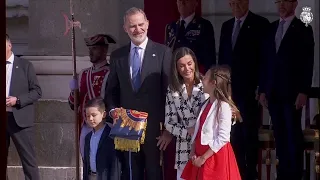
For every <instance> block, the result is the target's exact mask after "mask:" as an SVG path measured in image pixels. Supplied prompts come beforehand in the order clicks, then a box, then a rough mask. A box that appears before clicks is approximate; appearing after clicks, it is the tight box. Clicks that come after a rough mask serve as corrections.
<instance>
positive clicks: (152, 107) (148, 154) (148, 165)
mask: <svg viewBox="0 0 320 180" xmlns="http://www.w3.org/2000/svg"><path fill="white" fill-rule="evenodd" d="M148 26H149V22H148V20H147V17H146V15H145V13H144V12H143V11H142V10H141V9H138V8H131V9H129V10H128V11H127V12H126V14H125V16H124V30H125V31H126V33H127V34H128V36H129V37H130V39H131V43H130V44H128V45H126V46H124V47H121V48H119V49H117V50H115V51H114V52H113V53H112V54H111V57H110V74H109V77H108V82H107V83H108V86H107V90H106V95H105V98H106V105H107V107H108V108H107V109H108V112H110V115H111V117H113V118H114V117H115V111H114V110H113V109H114V108H116V107H123V108H126V109H133V110H138V111H144V112H147V113H148V126H147V130H146V137H145V144H143V145H142V147H141V150H140V151H139V152H138V153H134V152H124V156H125V160H126V162H125V164H126V168H125V172H124V173H125V178H124V179H131V178H132V180H142V179H144V176H145V177H146V180H160V179H161V176H162V174H161V168H160V150H159V148H158V147H157V145H159V146H160V149H163V146H164V147H165V146H166V145H167V144H168V143H169V142H170V141H171V138H172V137H171V135H170V133H169V132H167V131H164V132H163V133H162V136H160V133H161V132H160V122H163V121H164V110H165V94H166V89H167V85H168V82H167V81H168V74H169V72H168V71H169V69H170V60H171V56H172V55H171V51H170V49H169V48H168V47H166V46H164V45H161V44H158V43H155V42H153V41H151V40H150V39H148V37H147V32H148ZM159 136H160V137H159ZM157 139H158V141H157ZM144 170H145V173H144ZM144 174H145V175H144ZM130 176H131V177H130Z"/></svg>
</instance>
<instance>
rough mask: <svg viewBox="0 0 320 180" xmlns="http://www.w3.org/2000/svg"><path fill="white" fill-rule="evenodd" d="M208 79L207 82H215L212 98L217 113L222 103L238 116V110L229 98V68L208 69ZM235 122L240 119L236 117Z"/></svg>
mask: <svg viewBox="0 0 320 180" xmlns="http://www.w3.org/2000/svg"><path fill="white" fill-rule="evenodd" d="M209 71H210V79H209V81H215V82H216V88H215V89H214V90H213V95H214V97H215V98H216V99H217V100H218V105H217V112H219V110H220V107H221V102H222V101H224V102H226V103H228V104H229V105H230V107H231V109H232V111H234V112H235V113H236V114H238V115H240V114H239V110H238V108H237V106H236V105H235V103H234V102H233V100H232V98H231V96H232V92H231V90H232V89H231V73H230V68H229V67H228V66H224V65H222V66H213V67H212V68H210V70H209ZM218 114H219V113H217V118H218ZM236 120H237V121H240V120H241V118H240V117H236Z"/></svg>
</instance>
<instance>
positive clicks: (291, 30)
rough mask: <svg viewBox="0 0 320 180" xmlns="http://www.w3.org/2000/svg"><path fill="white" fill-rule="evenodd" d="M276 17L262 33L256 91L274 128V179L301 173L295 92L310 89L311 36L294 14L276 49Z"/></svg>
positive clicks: (300, 131) (301, 145) (299, 114)
mask: <svg viewBox="0 0 320 180" xmlns="http://www.w3.org/2000/svg"><path fill="white" fill-rule="evenodd" d="M278 26H279V20H278V21H275V22H273V23H272V24H271V25H270V28H269V31H268V32H269V34H268V36H267V37H266V44H265V48H264V49H265V50H266V51H265V54H264V57H265V61H264V63H263V64H262V71H261V81H260V93H265V94H266V97H267V100H268V109H269V113H270V115H271V120H272V124H273V129H274V136H275V141H276V148H277V156H278V158H279V173H278V179H281V180H282V179H301V178H302V174H303V134H302V128H301V113H302V109H298V110H297V109H296V107H295V101H296V99H297V96H298V94H299V93H303V94H307V93H308V92H309V91H310V88H311V84H312V76H313V63H314V45H315V43H314V37H313V30H312V27H311V26H310V25H308V26H307V27H306V26H305V24H304V23H302V22H301V21H300V20H299V19H298V18H296V17H294V18H293V20H292V22H291V24H290V25H289V27H288V29H287V31H286V33H285V34H284V36H283V39H282V41H281V44H280V46H279V50H278V51H276V46H275V36H276V32H277V29H278Z"/></svg>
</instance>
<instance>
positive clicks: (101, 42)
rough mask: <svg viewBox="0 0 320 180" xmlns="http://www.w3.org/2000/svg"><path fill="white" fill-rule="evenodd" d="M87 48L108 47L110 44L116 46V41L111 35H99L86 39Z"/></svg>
mask: <svg viewBox="0 0 320 180" xmlns="http://www.w3.org/2000/svg"><path fill="white" fill-rule="evenodd" d="M84 40H85V42H86V45H87V46H106V45H108V44H115V43H116V41H115V40H114V38H112V37H111V36H110V35H107V34H97V35H95V36H92V37H89V38H85V39H84Z"/></svg>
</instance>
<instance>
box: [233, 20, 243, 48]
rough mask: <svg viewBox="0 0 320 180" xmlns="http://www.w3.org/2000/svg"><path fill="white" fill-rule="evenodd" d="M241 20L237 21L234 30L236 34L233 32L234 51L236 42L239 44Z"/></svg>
mask: <svg viewBox="0 0 320 180" xmlns="http://www.w3.org/2000/svg"><path fill="white" fill-rule="evenodd" d="M240 23H241V20H240V19H238V20H237V21H236V26H235V28H234V32H233V35H232V49H234V46H235V45H236V42H237V38H238V35H239V32H240V28H241V26H240V25H241V24H240Z"/></svg>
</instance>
